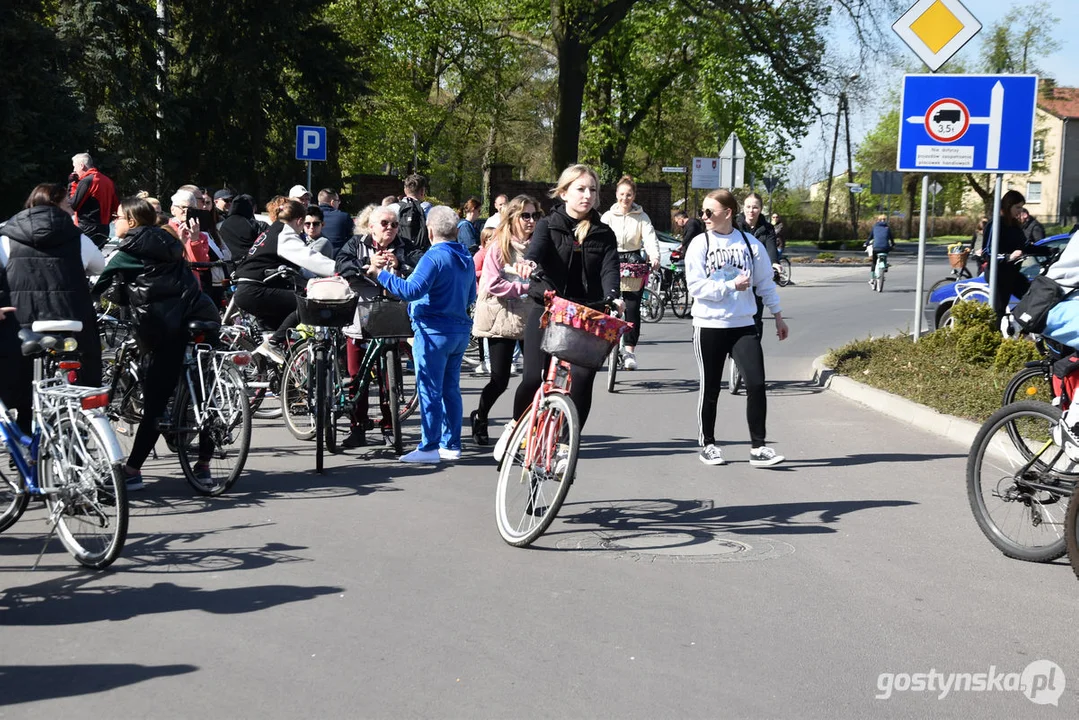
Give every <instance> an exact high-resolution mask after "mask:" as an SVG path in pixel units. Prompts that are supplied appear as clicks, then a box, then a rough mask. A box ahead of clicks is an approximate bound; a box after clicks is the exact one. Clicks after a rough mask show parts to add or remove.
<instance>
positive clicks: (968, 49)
mask: <svg viewBox="0 0 1079 720" xmlns="http://www.w3.org/2000/svg"><path fill="white" fill-rule="evenodd" d="M962 2H963V4H964V5H965V6H966V8H967V9H968V10H970V12H971V14H973V15H974V17H975V18H977V19H978V21H979V22H981V24H982V30H981V32H979V33H978V34H977V35H976V36H974V38H973V39H972V40H971V41H970V42H968V43H967V44H966V45H965V46H964V47H963V49H962V50H960V51H959V52H958V53H957V54H956V59H957V60H961V61H963V62H964V63H966V64H967V65H968V66H974V65H976V64H977V63H978V59H979V56H980V50H981V47H982V46H981V41H982V38H983V37H984V36H988V29H989V27H990V26H992V25H993V24H994V23H996V22H999V21H1000V20H1002V19H1003V18H1004V16H1005V15H1007V14H1008V12H1009V11H1010V10H1011V9H1012V8H1013V7H1019V6H1026V5H1030V4H1031V3H1030V2H1029V0H1027V1H1023V0H962ZM913 4H914V0H907V6H908V7H909V6H910V5H913ZM1048 5H1049V8H1050V12H1051V14H1052V15H1053V16H1055V17H1056V18H1057V20H1058V22H1056V23H1052V24H1048V26H1047V27H1046V32H1047V33H1048V34H1049V36H1050V37H1052V38H1053V39H1055V40H1057V41H1058V42H1059V43H1060V44H1061V49H1060V50H1059V51H1058V52H1056V53H1054V54H1053V55H1051V56H1049V57H1047V58H1041V59H1039V60H1038V65H1039V66H1040V67H1042V68H1043V69H1044V70H1045V71H1046V72H1047V73H1049V74H1051V75H1052V76H1053V78H1054V79H1055V80H1056V82H1057V85H1060V86H1064V87H1079V42H1075V41H1074V40H1073V38H1076V37H1079V13H1077V12H1076V10H1079V0H1048ZM898 19H899V16H898V15H897V16H896V17H895V18H892V20H891V22H894V21H895V20H898ZM889 24H890V23H889ZM887 32H888V35H889V38H890V40H891V43H892V46H893V49H894V50H895V53H896V56H897V58H898V60H899V62H904V63H905V62H909V63H911V64H912V66H913V65H914V64H918V65H921V63H920V61H919V60H918V58H917V56H916V55H915V54H914V52H913V51H912V50H910V49H909V48H907V46H906V45H905V44H904V43H903V41H902V40H900V39H899V37H898V36H897V35H896V34H895V33H894V32H892V30H891V28H890V27H889V28H888V30H887ZM1069 40H1072V42H1070V43H1069ZM849 42H850V35H849V33H848V32H847V30H846V29H845V28H842V27H836V28H833V29H832V31H831V33H830V34H829V36H828V44H829V49H830V50H833V49H841V48H843V47H844V46H845V45H848V44H849ZM921 67H922V68H923V70H925V71H926V72H928V70H927V69H926V68H925V66H924V65H922V66H921ZM867 70H868V72H866V73H865V74H866V75H867V76H872V77H873V83H874V86H875V87H874V91H873V93H871V94H872V95H874V96H877V97H880V96H883V95H885V93H886V92H887V91H886V89H885V88H894V87H898V86H899V84H900V82H901V79H902V77H903V74H904V69H903V68H902V67H901V66H893V63H892V61H890V60H882V61H881V62H880V63H878V64H877V66H876V67H874V68H867ZM884 105H885V103H879V104H868V105H862V106H859V105H856V104H853V103H852V105H851V128H850V133H851V140H852V141H853V143H854V145H855V147H857V144H858V143H859V142H860V141H861V139H862V138H863V137H865V135H866V134H867V133H868V132H869V131H870V130H872V129H873V127H874V126H876V124H877V121H878V119H879V117H880V114H881V111H882V109H884V108H883V106H884ZM825 112H828V109H827V108H826V110H825ZM831 113H832V116H831V117H829V118H827V119H826V121H825V125H824V127H823V128H822V126H821V124H820V123H817V124H816V125H814V126H813V127H811V128H810V129H809V131H808V132H807V134H806V137H805V139H804V140H803V142H802V145H801V147H799V148H798V150H796V151H795V159H794V162H793V163H792V164H791V166H790V167H789V168H788V172H787V184H788V185H789V186H792V187H795V186H799V185H802V184H803V183H804V182H806V183H808V182H815V181H817V180H821V179H823V178H825V177H827V175H828V165H827V162H828V159H829V155H830V151H831V142H832V133H834V132H835V126H834V125H833V124H832V123H834V113H835V110H834V109H831ZM839 142H840V150H839V152H838V153H837V154H836V164H835V172H836V174H839V173H840V172H844V171H846V169H847V161H846V152H845V149H844V146H843V143H844V141H843V136H842V131H841V134H840V138H839Z"/></svg>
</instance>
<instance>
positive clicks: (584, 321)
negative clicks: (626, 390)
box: [540, 297, 630, 370]
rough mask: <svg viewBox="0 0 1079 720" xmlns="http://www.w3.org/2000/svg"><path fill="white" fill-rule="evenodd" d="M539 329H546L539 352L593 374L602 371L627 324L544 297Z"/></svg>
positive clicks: (567, 302) (561, 300) (568, 302)
mask: <svg viewBox="0 0 1079 720" xmlns="http://www.w3.org/2000/svg"><path fill="white" fill-rule="evenodd" d="M540 327H542V328H546V331H545V332H544V333H543V342H542V343H541V345H540V347H541V348H542V350H543V352H545V353H550V354H551V355H555V356H557V357H558V358H559V359H561V360H565V361H566V362H568V363H572V364H573V365H580V366H581V367H586V368H592V369H593V370H596V369H599V368H600V367H603V363H604V361H606V359H607V356H608V355H609V354H610V352H611V348H613V347H614V346H615V345H617V344H618V340H619V339H620V338H621V337H622V334H623V333H624V332H626V331H627V330H629V328H630V323H628V322H625V321H623V320H619V319H618V318H616V317H612V316H610V315H608V314H606V313H603V312H600V311H599V310H593V309H592V308H589V307H585V306H584V305H578V304H577V303H575V302H570V301H569V300H566V299H565V298H560V297H548V299H547V309H546V311H545V312H544V313H543V316H542V317H541V318H540Z"/></svg>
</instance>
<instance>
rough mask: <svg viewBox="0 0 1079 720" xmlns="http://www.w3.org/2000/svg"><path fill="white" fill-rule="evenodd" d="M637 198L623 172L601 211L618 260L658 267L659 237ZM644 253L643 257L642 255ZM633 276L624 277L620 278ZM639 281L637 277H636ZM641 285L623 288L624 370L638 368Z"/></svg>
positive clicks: (633, 188) (634, 190) (635, 184)
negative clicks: (608, 205) (629, 325)
mask: <svg viewBox="0 0 1079 720" xmlns="http://www.w3.org/2000/svg"><path fill="white" fill-rule="evenodd" d="M636 198H637V183H635V182H633V178H631V177H630V176H629V175H623V176H622V179H621V180H619V181H618V185H617V187H616V188H615V203H614V205H612V206H611V209H610V210H608V211H607V212H605V213H603V218H602V220H603V222H605V223H607V224H608V225H610V226H611V229H612V230H614V235H615V237H616V238H617V240H618V260H619V262H620V263H627V264H643V263H645V262H647V263H648V264H650V265H651V266H652V268H653V269H655V268H658V267H659V240H658V239H657V238H656V229H655V228H654V227H652V220H651V218H649V217H648V213H646V212H645V211H644V210H642V209H641V206H640V205H638V204H637V203H635V202H634V200H635V199H636ZM642 255H643V257H642ZM629 280H636V278H625V280H623V282H626V281H629ZM638 282H639V281H638ZM643 295H644V293H643V291H642V290H641V289H637V290H629V289H627V288H626V287H625V286H623V288H622V299H623V300H625V301H626V320H627V321H628V322H631V323H633V327H632V328H630V329H629V330H628V331H627V332H626V335H625V340H626V345H625V348H623V350H622V359H623V362H624V363H625V366H626V370H636V369H637V355H636V351H637V342H638V341H639V340H640V337H641V298H642V297H643Z"/></svg>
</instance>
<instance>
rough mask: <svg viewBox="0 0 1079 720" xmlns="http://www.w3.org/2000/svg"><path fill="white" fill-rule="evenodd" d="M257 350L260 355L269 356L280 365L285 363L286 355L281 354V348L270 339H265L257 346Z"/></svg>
mask: <svg viewBox="0 0 1079 720" xmlns="http://www.w3.org/2000/svg"><path fill="white" fill-rule="evenodd" d="M255 352H256V353H258V354H259V355H263V356H265V357H268V358H269V359H271V360H273V361H274V362H275V363H277V364H278V365H284V364H285V356H284V355H282V354H281V350H280V349H279V348H278V347H277V346H276V345H274V344H273V343H271V342H270V341H269V339H266V340H263V341H262V344H261V345H259V346H258V347H257V348H255Z"/></svg>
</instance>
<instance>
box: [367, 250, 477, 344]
mask: <svg viewBox="0 0 1079 720" xmlns="http://www.w3.org/2000/svg"><path fill="white" fill-rule="evenodd" d="M378 281H379V283H380V284H381V285H382V286H383V287H385V288H386V289H387V290H389V291H390V292H391V293H393V294H394V295H396V296H397V297H399V298H401V299H402V300H407V301H408V303H409V307H408V309H409V315H410V316H411V317H412V326H413V327H415V328H423V329H425V330H427V331H429V332H434V333H438V334H442V335H456V334H468V333H470V332H471V331H472V318H471V317H469V315H468V307H469V306H470V305H473V304H475V302H476V266H475V264H474V263H473V262H472V255H471V254H469V252H468V250H466V249H465V246H464V245H462V244H460V243H457V242H452V241H451V242H440V243H436V244H434V245H432V246H431V249H430V250H428V251H427V252H426V253H425V254H424V256H423V257H422V258H420V261H419V263H417V264H416V268H415V269H414V270H413V271H412V274H411V275H409V276H408V278H407V279H405V278H399V277H397V276H396V275H392V274H390V273H388V272H386V271H385V270H382V271H381V272H379V274H378Z"/></svg>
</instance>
